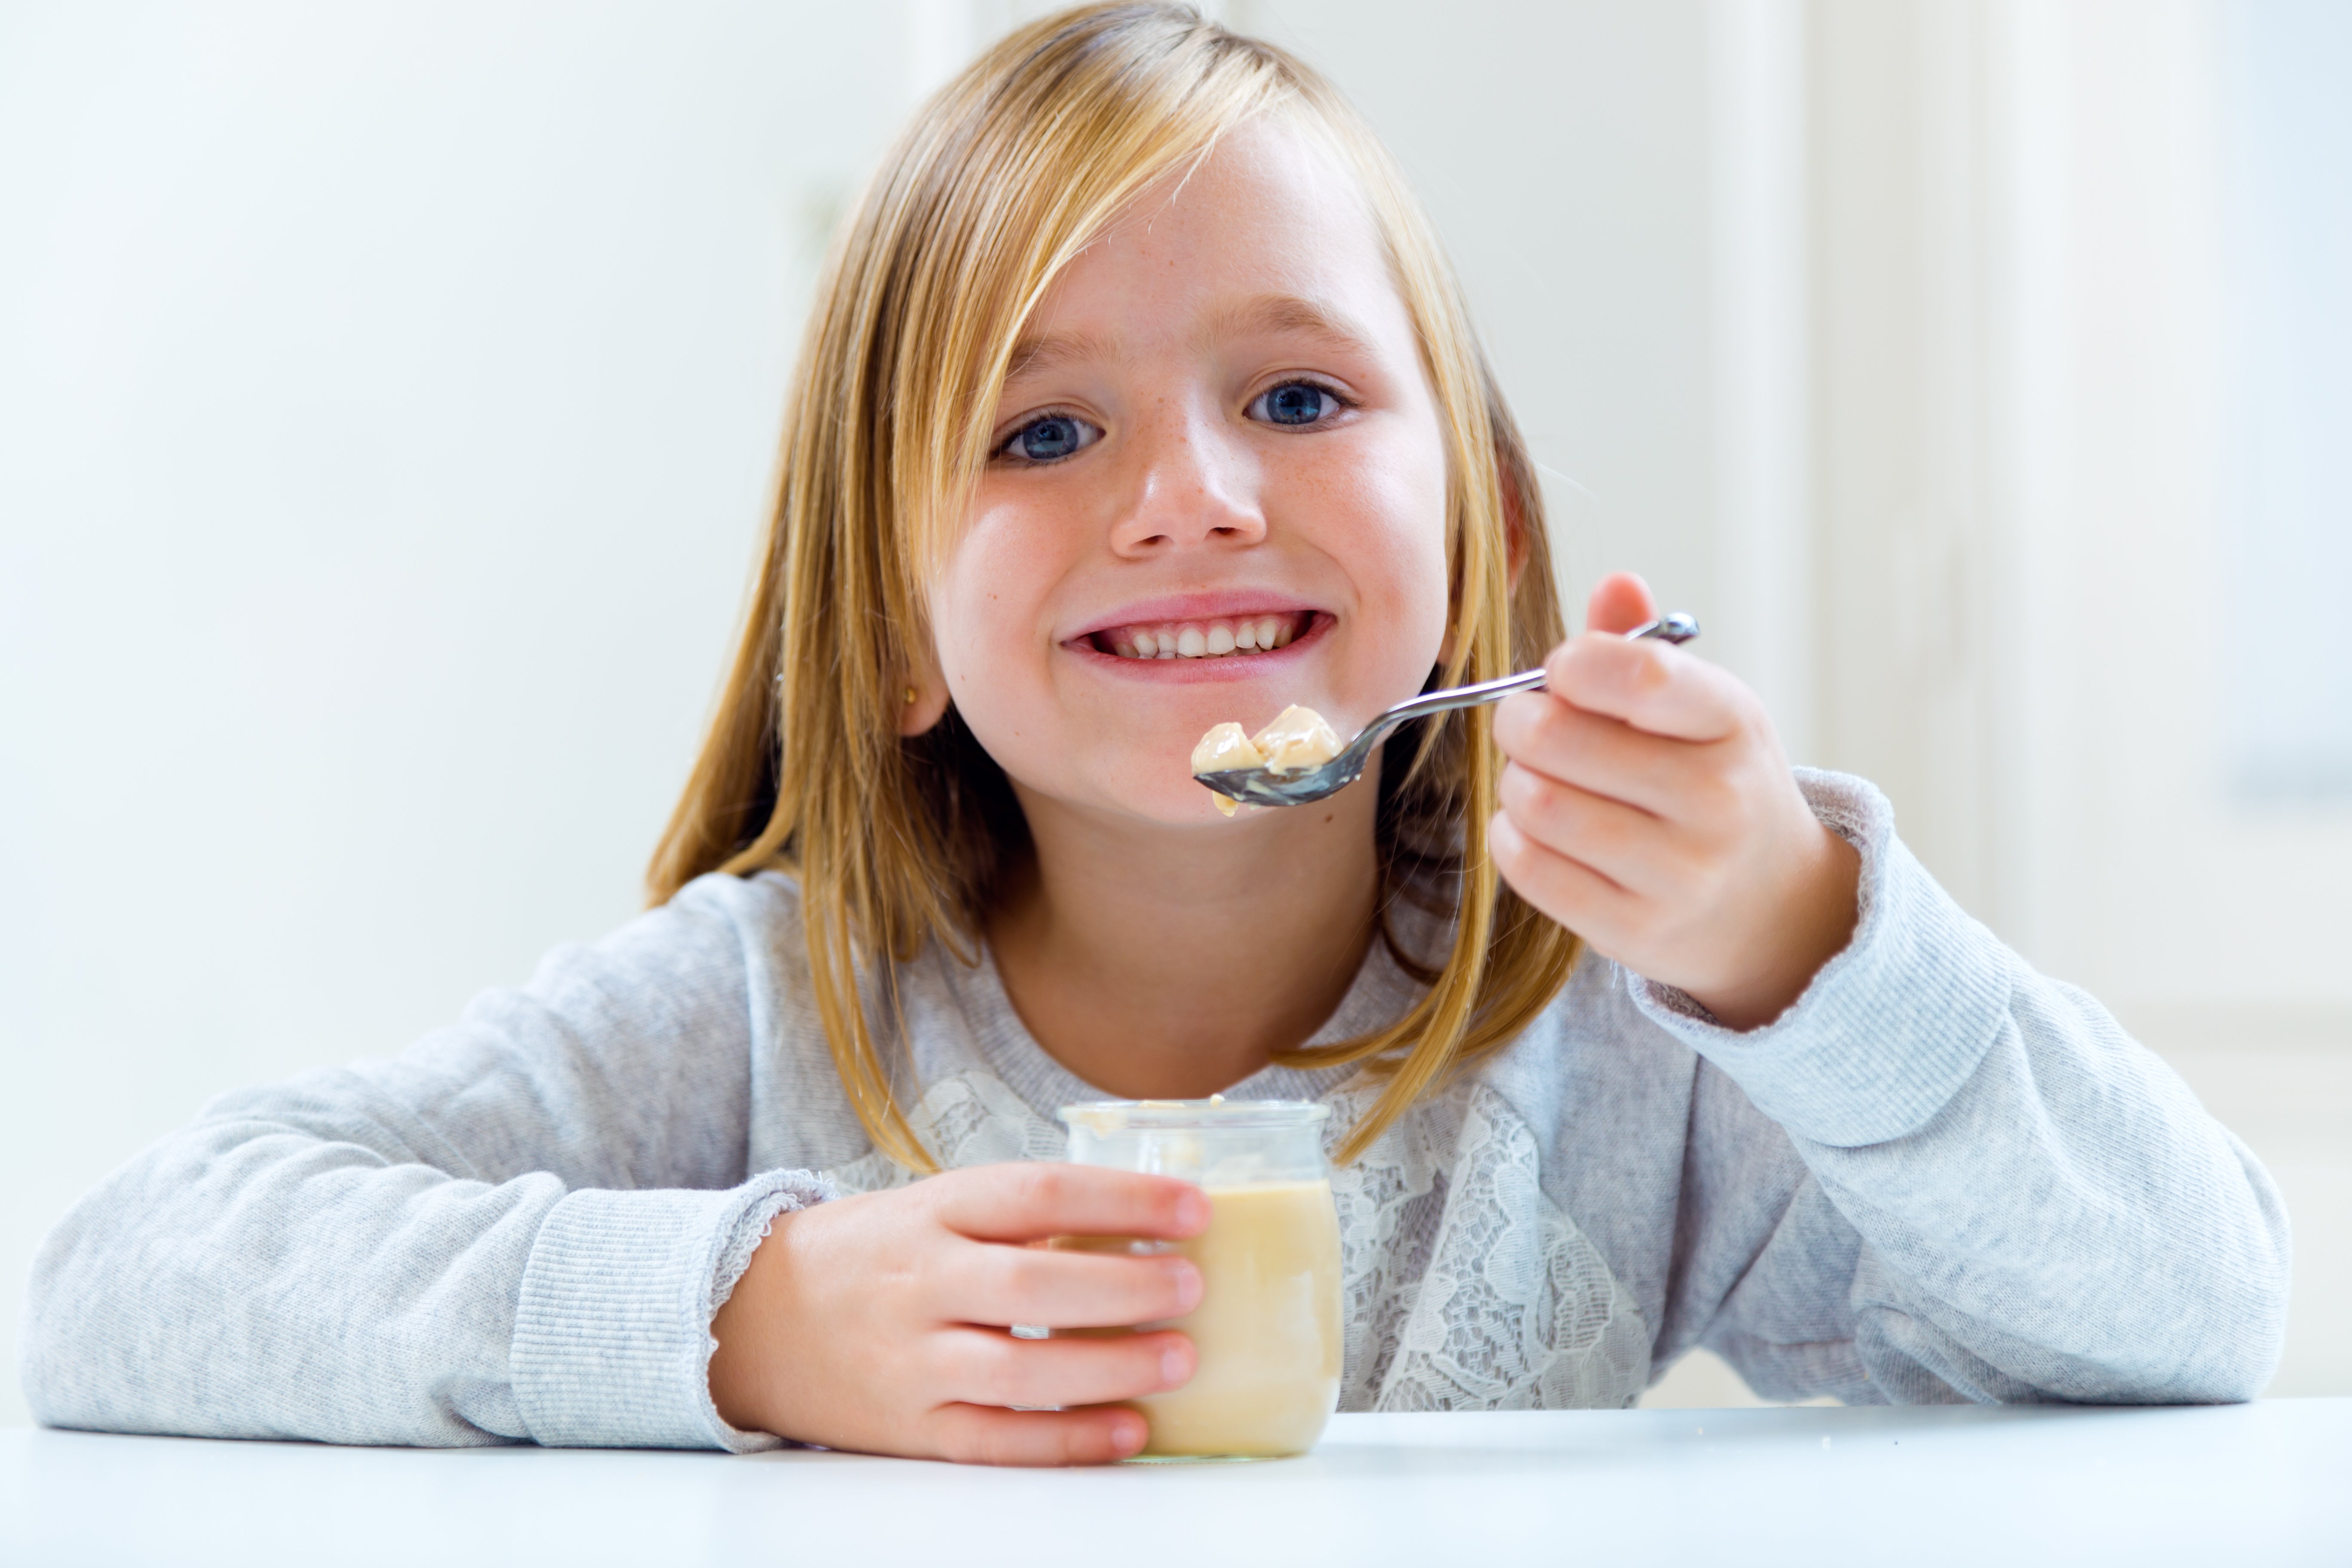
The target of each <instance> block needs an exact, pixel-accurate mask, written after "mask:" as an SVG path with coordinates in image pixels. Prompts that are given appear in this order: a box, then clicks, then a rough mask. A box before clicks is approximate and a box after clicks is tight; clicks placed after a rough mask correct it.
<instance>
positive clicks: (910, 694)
mask: <svg viewBox="0 0 2352 1568" xmlns="http://www.w3.org/2000/svg"><path fill="white" fill-rule="evenodd" d="M914 705H915V689H914V688H913V687H911V686H909V687H908V688H907V706H908V707H909V708H912V707H913V706H914Z"/></svg>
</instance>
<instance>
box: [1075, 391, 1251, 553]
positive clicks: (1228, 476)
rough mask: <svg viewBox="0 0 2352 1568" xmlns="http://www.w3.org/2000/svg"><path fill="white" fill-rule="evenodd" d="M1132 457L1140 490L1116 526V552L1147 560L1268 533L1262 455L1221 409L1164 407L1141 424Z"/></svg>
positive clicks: (1248, 542) (1113, 543) (1132, 444)
mask: <svg viewBox="0 0 2352 1568" xmlns="http://www.w3.org/2000/svg"><path fill="white" fill-rule="evenodd" d="M1128 458H1129V465H1130V472H1131V473H1132V475H1133V485H1134V489H1133V491H1132V495H1131V499H1130V504H1129V506H1128V507H1127V508H1126V510H1125V512H1124V515H1122V516H1121V517H1120V519H1119V521H1118V523H1117V525H1116V526H1114V527H1113V529H1112V531H1111V549H1112V550H1113V551H1114V552H1116V553H1118V554H1119V555H1123V556H1127V557H1129V558H1130V559H1142V558H1145V557H1149V556H1155V555H1165V554H1170V553H1173V552H1179V551H1184V550H1191V549H1197V548H1200V547H1202V546H1218V545H1232V546H1247V545H1252V544H1255V543H1257V542H1259V541H1261V540H1263V539H1264V538H1265V510H1264V508H1263V507H1262V506H1261V505H1260V504H1259V502H1258V499H1257V494H1256V490H1257V462H1256V459H1255V457H1254V456H1253V455H1252V454H1251V453H1250V452H1249V451H1248V450H1247V449H1246V448H1245V447H1244V445H1243V443H1242V442H1241V440H1240V439H1239V438H1238V436H1237V433H1235V432H1233V431H1231V430H1229V429H1227V428H1226V426H1225V422H1224V421H1223V419H1222V418H1221V417H1219V416H1218V413H1217V411H1216V410H1214V409H1207V408H1197V407H1185V408H1177V407H1170V408H1167V409H1164V410H1163V411H1162V412H1161V413H1160V415H1159V416H1155V417H1153V418H1151V419H1149V420H1146V421H1143V422H1142V423H1141V424H1139V426H1137V428H1136V429H1135V431H1134V433H1133V435H1132V437H1130V439H1129V444H1128Z"/></svg>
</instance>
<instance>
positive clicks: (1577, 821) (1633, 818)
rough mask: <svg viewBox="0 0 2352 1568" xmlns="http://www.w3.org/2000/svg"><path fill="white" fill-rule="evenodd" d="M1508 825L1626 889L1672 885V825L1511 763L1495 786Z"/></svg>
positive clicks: (1678, 850)
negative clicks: (1499, 782)
mask: <svg viewBox="0 0 2352 1568" xmlns="http://www.w3.org/2000/svg"><path fill="white" fill-rule="evenodd" d="M1496 793H1497V795H1498V796H1499V797H1500V799H1501V801H1502V805H1503V810H1504V813H1505V814H1506V815H1507V816H1508V817H1509V819H1510V823H1511V826H1514V827H1516V828H1517V829H1518V830H1519V832H1520V833H1521V834H1522V835H1524V836H1525V837H1527V838H1528V839H1529V840H1530V841H1532V842H1533V843H1535V844H1537V845H1538V846H1540V847H1543V848H1546V849H1549V850H1551V851H1552V852H1553V853H1555V854H1558V855H1564V856H1566V857H1568V858H1570V859H1571V860H1573V861H1575V862H1577V863H1578V864H1579V865H1581V866H1585V867H1587V868H1591V869H1592V870H1594V871H1598V872H1599V873H1600V874H1601V876H1603V877H1605V878H1607V879H1609V880H1610V881H1611V882H1613V883H1615V884H1616V885H1617V886H1618V887H1620V888H1622V889H1626V890H1627V891H1629V892H1636V893H1648V894H1655V893H1658V892H1660V891H1663V890H1664V889H1667V888H1669V887H1671V886H1673V885H1674V884H1675V872H1677V871H1678V870H1680V869H1681V868H1682V860H1683V857H1684V851H1683V847H1682V845H1681V844H1680V843H1679V842H1678V841H1677V836H1676V835H1675V831H1674V829H1673V828H1672V826H1670V825H1668V824H1666V823H1664V822H1661V821H1660V820H1658V818H1656V817H1654V816H1651V815H1650V814H1649V813H1648V812H1646V811H1639V810H1636V809H1635V808H1633V806H1630V805H1625V804H1624V803H1623V802H1622V801H1615V800H1611V799H1608V798H1607V797H1605V796H1602V795H1593V794H1591V793H1590V792H1588V791H1585V790H1581V789H1579V788H1577V787H1576V786H1575V785H1574V784H1561V783H1559V781H1558V780H1555V779H1549V778H1546V777H1544V776H1543V775H1542V774H1541V773H1535V772H1532V771H1530V770H1529V769H1528V768H1525V767H1522V766H1520V765H1519V764H1518V763H1510V764H1509V765H1508V766H1507V767H1506V768H1504V770H1503V780H1502V784H1501V785H1500V786H1499V788H1498V789H1497V791H1496Z"/></svg>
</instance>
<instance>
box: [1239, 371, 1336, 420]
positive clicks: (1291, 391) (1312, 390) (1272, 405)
mask: <svg viewBox="0 0 2352 1568" xmlns="http://www.w3.org/2000/svg"><path fill="white" fill-rule="evenodd" d="M1249 411H1250V416H1251V417H1253V418H1255V419H1263V420H1265V422H1266V423H1267V424H1269V425H1312V424H1314V423H1315V422H1316V421H1318V420H1319V419H1322V418H1323V417H1325V416H1328V415H1330V414H1335V413H1337V412H1339V398H1337V397H1335V396H1333V395H1331V394H1330V393H1328V392H1327V391H1325V390H1324V389H1323V388H1321V387H1319V386H1318V385H1316V384H1314V383H1313V382H1311V381H1291V382H1285V383H1284V384H1282V385H1280V386H1277V387H1275V388H1274V389H1273V390H1271V391H1269V392H1265V393H1261V394H1259V395H1258V398H1257V401H1256V402H1255V403H1253V404H1251V405H1250V410H1249Z"/></svg>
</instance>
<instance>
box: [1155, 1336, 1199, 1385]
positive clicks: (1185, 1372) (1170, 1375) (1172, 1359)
mask: <svg viewBox="0 0 2352 1568" xmlns="http://www.w3.org/2000/svg"><path fill="white" fill-rule="evenodd" d="M1190 1382H1192V1358H1191V1357H1190V1356H1188V1355H1186V1354H1185V1353H1184V1352H1182V1351H1181V1350H1179V1349H1177V1348H1176V1347H1175V1346H1174V1345H1170V1346H1169V1347H1168V1348H1167V1349H1166V1350H1164V1351H1161V1352H1160V1386H1161V1387H1162V1388H1181V1387H1183V1386H1184V1385H1185V1384H1188V1383H1190Z"/></svg>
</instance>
